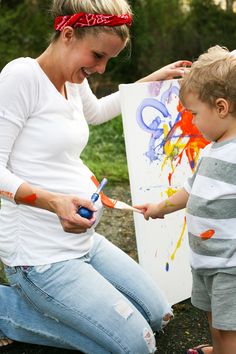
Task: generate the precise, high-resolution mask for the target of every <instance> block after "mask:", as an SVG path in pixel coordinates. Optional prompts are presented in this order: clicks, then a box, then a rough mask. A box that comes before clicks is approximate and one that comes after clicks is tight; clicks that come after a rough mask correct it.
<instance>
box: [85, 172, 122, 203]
mask: <svg viewBox="0 0 236 354" xmlns="http://www.w3.org/2000/svg"><path fill="white" fill-rule="evenodd" d="M91 180H92V181H93V183H94V184H95V186H96V187H98V185H99V182H98V180H97V178H96V177H95V176H94V175H92V176H91ZM100 197H101V201H102V204H103V205H105V206H107V207H108V208H115V205H116V202H117V200H115V199H111V198H109V197H107V196H106V194H104V193H103V192H101V193H100Z"/></svg>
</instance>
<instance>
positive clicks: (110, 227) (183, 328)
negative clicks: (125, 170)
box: [0, 184, 211, 354]
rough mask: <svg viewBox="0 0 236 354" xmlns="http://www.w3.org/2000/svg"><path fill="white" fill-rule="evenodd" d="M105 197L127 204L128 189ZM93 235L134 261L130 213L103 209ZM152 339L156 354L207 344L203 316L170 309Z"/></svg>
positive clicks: (21, 348) (29, 350)
mask: <svg viewBox="0 0 236 354" xmlns="http://www.w3.org/2000/svg"><path fill="white" fill-rule="evenodd" d="M106 193H107V194H108V195H109V196H111V197H113V198H115V199H120V200H122V201H125V202H127V203H131V197H130V189H129V186H128V185H127V184H124V185H118V186H112V187H111V186H110V187H109V186H108V187H106ZM97 231H98V232H100V233H102V234H104V235H105V236H106V237H107V238H108V239H109V240H111V241H112V242H113V243H114V244H116V245H117V246H118V247H120V248H121V249H123V250H124V251H125V252H126V253H128V254H129V255H130V256H131V257H133V258H134V259H135V260H137V259H138V256H137V248H136V240H135V232H134V223H133V215H132V213H130V212H124V211H121V210H111V209H107V208H106V209H105V210H104V214H103V218H102V222H101V223H100V225H99V227H98V228H97ZM156 339H157V348H158V349H157V353H158V354H184V353H185V352H186V349H187V348H191V347H193V346H195V345H198V344H200V343H209V342H210V341H211V340H210V334H209V330H208V324H207V319H206V316H205V314H204V313H203V312H202V311H199V310H197V309H195V308H194V307H193V306H192V305H191V303H190V300H189V299H188V300H186V301H184V302H181V303H179V304H177V305H175V306H174V319H173V320H172V321H171V322H170V323H169V325H168V326H167V327H166V328H165V330H164V331H163V332H160V333H158V334H157V337H156ZM0 350H1V353H3V354H8V353H9V354H10V353H11V354H72V353H77V354H78V353H80V352H78V351H71V350H65V349H57V348H49V347H43V346H37V345H31V344H24V343H15V344H14V346H9V348H6V349H0ZM91 354H96V353H91ZM114 354H116V353H114ZM133 354H136V353H133ZM139 354H140V353H139Z"/></svg>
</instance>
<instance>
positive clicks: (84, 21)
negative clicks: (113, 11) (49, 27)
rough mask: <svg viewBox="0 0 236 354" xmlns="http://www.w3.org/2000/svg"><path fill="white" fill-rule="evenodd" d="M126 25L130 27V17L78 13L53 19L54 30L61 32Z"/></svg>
mask: <svg viewBox="0 0 236 354" xmlns="http://www.w3.org/2000/svg"><path fill="white" fill-rule="evenodd" d="M124 24H127V25H128V26H131V24H132V17H131V16H130V15H126V14H125V15H105V14H88V13H85V12H79V13H78V14H74V15H68V16H58V17H56V19H55V23H54V29H55V30H56V31H62V30H63V28H64V27H66V26H70V27H73V28H77V27H91V26H112V27H113V26H121V25H124Z"/></svg>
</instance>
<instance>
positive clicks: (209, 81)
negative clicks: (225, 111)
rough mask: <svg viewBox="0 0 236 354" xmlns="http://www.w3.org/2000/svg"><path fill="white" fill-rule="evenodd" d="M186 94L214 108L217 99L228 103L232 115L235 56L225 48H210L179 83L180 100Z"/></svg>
mask: <svg viewBox="0 0 236 354" xmlns="http://www.w3.org/2000/svg"><path fill="white" fill-rule="evenodd" d="M188 93H195V94H197V95H198V98H199V99H200V100H201V101H202V102H205V103H208V104H209V105H210V106H214V104H215V101H216V99H217V98H224V99H226V100H227V101H228V102H229V103H230V110H231V113H233V112H234V111H235V109H236V56H235V55H234V54H231V53H230V52H229V50H228V49H227V48H225V47H220V46H219V45H216V46H214V47H211V48H209V49H208V50H207V52H205V53H204V54H202V55H200V56H199V58H198V59H197V60H196V61H195V62H194V63H193V65H192V67H191V69H190V71H189V72H188V73H187V74H186V75H185V76H184V78H183V79H182V80H181V81H180V100H181V101H182V103H183V105H184V101H185V100H184V98H185V97H186V96H187V95H188Z"/></svg>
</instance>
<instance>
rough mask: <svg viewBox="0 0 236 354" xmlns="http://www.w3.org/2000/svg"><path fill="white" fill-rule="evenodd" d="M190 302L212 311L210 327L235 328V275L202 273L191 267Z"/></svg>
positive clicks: (232, 329) (233, 329) (228, 329)
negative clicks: (191, 285) (191, 286)
mask: <svg viewBox="0 0 236 354" xmlns="http://www.w3.org/2000/svg"><path fill="white" fill-rule="evenodd" d="M192 274H193V288H192V298H191V302H192V304H193V305H194V306H195V307H197V308H199V309H201V310H204V311H207V312H211V313H212V327H213V328H216V329H222V330H226V331H235V330H236V275H235V274H228V273H214V274H213V275H204V274H203V273H198V272H196V271H195V270H194V269H192Z"/></svg>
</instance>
